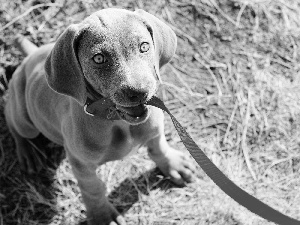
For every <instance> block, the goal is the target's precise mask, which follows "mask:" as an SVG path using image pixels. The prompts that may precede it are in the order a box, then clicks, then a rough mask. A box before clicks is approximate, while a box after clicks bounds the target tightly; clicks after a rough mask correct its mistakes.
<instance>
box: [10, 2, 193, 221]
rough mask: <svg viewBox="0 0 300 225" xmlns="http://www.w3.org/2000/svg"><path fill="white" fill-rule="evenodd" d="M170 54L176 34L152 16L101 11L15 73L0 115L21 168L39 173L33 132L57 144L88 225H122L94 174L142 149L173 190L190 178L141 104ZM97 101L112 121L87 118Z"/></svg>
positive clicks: (158, 115) (155, 113) (155, 114)
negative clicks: (173, 185)
mask: <svg viewBox="0 0 300 225" xmlns="http://www.w3.org/2000/svg"><path fill="white" fill-rule="evenodd" d="M175 49H176V36H175V33H174V32H173V31H172V30H171V28H169V27H168V26H167V25H166V24H164V23H163V22H162V21H160V20H159V19H157V18H156V17H155V16H153V15H151V14H149V13H147V12H145V11H143V10H137V11H135V12H131V11H127V10H124V9H115V8H114V9H103V10H100V11H98V12H95V13H93V14H92V15H91V16H89V17H87V18H86V19H85V20H83V21H82V22H81V23H79V24H73V25H70V26H69V27H68V28H67V29H66V30H65V31H64V32H63V33H62V34H61V35H60V36H59V38H58V40H57V42H56V43H54V44H48V45H45V46H42V47H40V48H38V49H37V50H35V51H34V52H33V53H32V54H30V55H29V56H28V57H26V58H25V59H24V61H23V63H22V64H21V65H20V66H19V67H18V69H17V70H16V72H15V73H14V74H13V78H12V79H11V81H10V84H9V98H8V101H7V104H6V108H5V115H6V120H7V124H8V126H9V129H10V131H11V133H12V135H13V137H14V140H15V143H16V151H17V155H18V158H19V161H20V164H21V166H22V167H23V169H25V170H27V171H28V172H34V171H35V170H37V169H38V168H40V166H41V165H38V162H39V160H37V156H36V154H35V151H33V150H32V148H31V146H30V144H29V142H28V141H27V140H29V139H32V138H35V137H36V136H37V135H38V134H39V133H42V134H43V135H45V136H46V137H47V138H49V139H50V140H51V141H53V142H55V143H57V144H60V145H63V146H64V148H65V150H66V153H67V157H68V160H69V162H70V164H71V166H72V170H73V173H74V175H75V177H76V178H77V180H78V185H79V187H80V189H81V193H82V197H83V201H84V203H85V205H86V209H87V220H88V224H97V225H98V224H110V225H113V224H126V222H125V219H124V217H122V216H121V215H120V214H119V213H118V212H117V210H116V209H115V208H114V207H113V206H112V205H111V204H110V203H109V202H108V200H107V198H106V197H105V185H104V183H103V182H102V181H101V180H99V179H98V177H97V175H96V172H95V170H96V168H97V167H98V166H99V165H102V164H104V163H106V162H108V161H112V160H118V159H122V158H123V157H125V156H126V155H127V154H128V153H130V152H131V151H133V150H134V149H137V148H139V147H141V146H143V145H145V146H147V148H148V153H149V156H150V158H151V159H152V160H154V162H155V163H156V164H157V166H158V167H159V169H160V170H161V171H162V172H163V174H164V175H166V176H168V177H170V178H171V180H172V181H174V182H175V183H176V184H183V183H185V182H191V180H192V179H193V177H194V175H193V173H194V169H195V168H194V167H193V165H192V163H191V161H190V160H189V157H188V156H186V155H185V154H183V153H182V152H180V151H178V150H175V149H173V148H172V147H170V146H169V145H168V143H167V141H166V138H165V135H164V125H163V119H164V115H163V112H162V110H160V109H158V108H155V107H152V106H148V105H146V104H145V103H146V102H147V101H148V100H149V99H151V97H152V96H154V95H155V94H156V92H157V89H158V86H159V83H160V82H159V79H160V78H159V76H160V75H159V68H160V67H162V66H163V65H164V64H166V63H168V62H169V60H170V59H171V57H172V56H173V54H174V53H175ZM99 99H106V101H107V102H110V109H114V114H115V118H110V117H109V116H108V115H109V114H107V115H106V116H105V115H104V116H97V115H94V114H93V113H90V112H89V108H88V106H89V105H90V104H92V103H94V102H97V101H98V100H99ZM96 106H97V107H98V109H97V107H96V110H98V111H101V110H102V111H103V112H104V111H105V110H106V109H107V107H106V105H105V104H98V105H97V104H96ZM94 108H95V107H94ZM100 114H101V113H100ZM116 118H118V119H116Z"/></svg>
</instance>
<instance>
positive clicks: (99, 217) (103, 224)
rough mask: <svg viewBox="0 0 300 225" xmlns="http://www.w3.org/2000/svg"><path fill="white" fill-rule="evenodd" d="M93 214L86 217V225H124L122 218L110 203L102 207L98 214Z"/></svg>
mask: <svg viewBox="0 0 300 225" xmlns="http://www.w3.org/2000/svg"><path fill="white" fill-rule="evenodd" d="M93 213H94V215H88V219H87V220H88V221H87V222H88V225H126V221H125V219H124V217H123V216H122V215H120V213H119V212H118V211H117V210H116V209H115V207H114V206H112V205H111V204H110V203H107V204H106V205H105V206H103V207H102V208H101V209H100V212H97V213H96V212H95V211H94V212H93ZM95 214H96V215H95Z"/></svg>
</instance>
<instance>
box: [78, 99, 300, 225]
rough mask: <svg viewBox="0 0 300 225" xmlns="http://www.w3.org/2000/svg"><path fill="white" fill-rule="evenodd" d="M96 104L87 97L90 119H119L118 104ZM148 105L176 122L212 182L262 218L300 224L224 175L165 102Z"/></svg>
mask: <svg viewBox="0 0 300 225" xmlns="http://www.w3.org/2000/svg"><path fill="white" fill-rule="evenodd" d="M96 99H97V100H96V101H93V100H92V99H91V98H87V101H86V103H85V106H84V111H85V113H86V114H88V115H90V116H97V117H101V118H103V119H108V120H119V119H120V118H119V117H118V116H117V114H116V112H115V110H116V109H115V105H114V103H113V102H112V101H111V100H110V99H107V98H104V97H103V96H102V98H96ZM146 105H151V106H154V107H157V108H160V109H162V110H163V111H165V112H166V113H168V115H169V116H170V117H171V119H172V122H173V124H174V126H175V128H176V130H177V132H178V134H179V136H180V139H181V140H182V142H183V144H184V146H185V147H186V148H187V150H188V151H189V152H190V154H191V155H192V156H193V158H194V159H195V160H196V162H197V163H198V164H199V166H200V167H201V168H202V170H203V171H204V172H205V173H206V174H207V175H208V176H209V177H210V178H211V179H212V181H213V182H214V183H215V184H216V185H218V186H219V188H221V190H223V191H224V192H225V193H226V194H227V195H228V196H230V197H231V198H232V199H234V200H235V201H236V202H238V203H239V204H240V205H242V206H244V207H245V208H247V209H248V210H250V211H251V212H253V213H255V214H257V215H258V216H260V217H262V218H264V219H266V220H269V221H272V222H274V223H277V224H279V225H300V221H298V220H295V219H293V218H291V217H288V216H286V215H284V214H282V213H280V212H279V211H277V210H275V209H273V208H271V207H270V206H268V205H266V204H265V203H263V202H261V201H260V200H258V199H256V198H255V197H253V196H252V195H250V194H248V193H247V192H246V191H244V190H243V189H241V188H240V187H238V186H237V185H236V184H235V183H233V182H232V181H231V180H230V179H229V178H227V177H226V175H225V174H224V173H223V172H221V171H220V170H219V169H218V167H217V166H216V165H215V164H214V163H213V162H212V161H211V160H210V159H209V158H208V157H207V156H206V155H205V153H204V152H203V151H202V150H201V149H200V148H199V147H198V145H197V144H196V143H195V141H194V140H193V139H192V138H191V136H190V135H189V134H188V133H187V131H186V129H185V128H184V127H183V126H182V125H181V124H180V123H179V122H178V120H177V119H176V118H175V117H174V116H173V114H172V113H171V112H170V111H169V110H168V108H167V107H166V106H165V104H164V103H163V101H162V100H160V99H159V98H158V97H156V96H153V97H152V99H150V100H149V101H148V102H146Z"/></svg>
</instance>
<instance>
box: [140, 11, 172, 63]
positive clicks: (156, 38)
mask: <svg viewBox="0 0 300 225" xmlns="http://www.w3.org/2000/svg"><path fill="white" fill-rule="evenodd" d="M134 13H135V14H137V15H139V16H141V17H142V18H143V19H144V20H145V21H146V22H147V24H148V26H150V27H148V29H149V32H150V33H151V35H152V39H153V42H154V48H155V57H156V60H158V61H157V62H156V63H157V65H156V66H158V67H159V68H160V67H162V66H163V65H165V64H167V63H168V62H169V61H170V60H171V58H172V56H173V55H174V54H175V50H176V46H177V38H176V34H175V33H174V31H173V30H172V29H171V28H170V27H169V26H167V25H166V24H165V23H163V22H162V21H161V20H159V19H158V18H156V17H155V16H153V15H152V14H150V13H147V12H145V11H144V10H142V9H139V10H136V11H135V12H134Z"/></svg>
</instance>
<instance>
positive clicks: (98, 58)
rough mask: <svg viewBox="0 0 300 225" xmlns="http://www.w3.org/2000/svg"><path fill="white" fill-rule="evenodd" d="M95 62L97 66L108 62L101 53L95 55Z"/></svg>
mask: <svg viewBox="0 0 300 225" xmlns="http://www.w3.org/2000/svg"><path fill="white" fill-rule="evenodd" d="M93 60H94V62H95V63H97V64H102V63H105V62H106V59H105V57H104V55H102V54H100V53H99V54H97V55H94V57H93Z"/></svg>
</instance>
